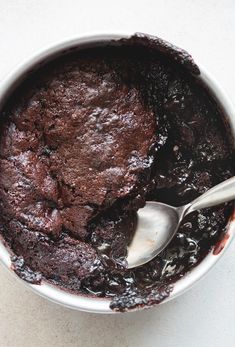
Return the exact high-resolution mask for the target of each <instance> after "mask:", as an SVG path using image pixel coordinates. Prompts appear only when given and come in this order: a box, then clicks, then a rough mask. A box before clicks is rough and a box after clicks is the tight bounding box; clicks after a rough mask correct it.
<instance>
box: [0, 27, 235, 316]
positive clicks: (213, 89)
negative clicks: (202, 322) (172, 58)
mask: <svg viewBox="0 0 235 347" xmlns="http://www.w3.org/2000/svg"><path fill="white" fill-rule="evenodd" d="M132 35H134V33H129V34H127V33H126V34H123V33H114V34H95V35H93V34H89V35H84V36H81V37H78V38H72V39H66V40H64V41H62V42H60V43H57V44H54V45H50V46H49V47H48V48H46V49H42V50H40V51H39V52H38V53H36V54H33V55H32V56H31V58H28V59H26V60H25V61H24V62H23V63H21V64H19V65H17V66H16V67H15V68H14V69H12V71H11V72H10V73H8V75H7V76H6V77H5V78H4V79H3V80H2V81H1V83H0V108H1V107H2V105H3V104H4V102H5V99H6V98H7V97H8V96H9V95H10V94H11V92H12V90H13V89H15V87H16V85H18V84H19V83H20V82H21V80H22V78H23V76H25V75H26V74H28V73H29V72H30V71H32V69H33V70H34V69H35V70H36V69H37V68H38V67H39V66H40V65H41V64H42V63H44V62H45V61H46V60H48V59H51V58H53V57H54V56H56V55H58V54H59V53H61V52H64V51H66V50H68V49H71V48H73V47H77V46H79V47H80V48H81V49H83V48H85V47H94V46H96V45H103V44H105V43H108V42H110V41H111V40H112V41H116V40H119V39H121V38H128V37H130V36H132ZM198 66H199V69H200V76H199V77H198V78H199V80H201V81H202V82H203V83H204V84H205V85H206V86H207V87H208V89H209V91H210V93H211V94H212V95H213V96H214V98H215V99H216V101H217V102H218V104H219V106H220V107H221V108H222V110H223V111H224V114H225V115H226V116H227V120H228V123H229V127H230V129H231V132H232V136H233V138H235V109H234V107H233V105H232V103H231V101H230V100H229V98H228V96H227V95H226V93H225V92H224V91H223V90H222V88H221V87H220V86H219V84H218V83H217V81H216V80H215V79H214V77H212V76H211V75H210V74H209V73H208V72H207V70H206V69H205V68H204V67H202V66H201V65H200V64H198ZM226 235H227V240H226V243H225V245H224V248H223V249H222V250H221V252H220V253H219V254H218V255H214V254H213V248H212V249H211V251H210V252H209V253H208V255H206V256H205V258H204V259H203V260H202V261H201V262H200V263H199V264H198V265H197V266H195V267H194V268H193V269H192V270H190V271H189V272H188V273H186V274H185V275H184V276H183V277H182V278H180V279H179V280H177V281H176V282H175V283H174V286H173V290H172V292H171V293H170V295H169V297H168V298H166V299H165V300H164V301H162V303H161V304H163V303H165V302H168V301H170V300H172V299H174V298H176V297H177V296H179V295H181V294H183V293H184V292H185V291H187V290H189V289H190V288H191V287H192V286H193V285H194V284H195V283H196V282H198V281H199V280H200V279H201V278H203V277H204V276H205V275H206V273H207V272H208V271H209V270H210V269H211V268H212V267H213V266H214V265H215V263H216V262H217V261H218V260H219V259H220V258H221V256H222V255H223V254H224V252H225V251H226V249H227V248H228V247H229V245H230V244H231V242H232V240H233V238H234V235H235V215H234V214H233V216H232V217H231V218H230V221H229V222H228V224H227V232H226ZM0 262H1V263H2V264H3V265H4V267H5V268H7V269H8V270H9V272H10V273H11V274H12V275H13V276H14V277H15V278H17V279H18V280H19V281H21V282H22V283H23V284H24V285H25V286H26V287H28V288H30V289H31V290H32V291H34V292H35V293H37V294H38V295H40V296H42V297H44V298H46V299H48V300H50V301H52V302H55V303H57V304H60V305H62V306H65V307H68V308H71V309H75V310H80V311H86V312H92V313H108V314H114V313H119V312H116V311H113V310H111V309H110V307H109V305H110V302H111V300H110V299H108V298H97V297H91V296H87V295H83V294H72V293H70V292H68V291H65V290H62V289H60V288H59V287H56V286H54V285H52V284H49V283H48V282H46V281H42V283H41V285H35V284H30V283H27V282H25V281H24V280H22V279H20V278H19V277H18V276H17V275H16V274H15V272H14V271H13V269H12V264H11V260H10V251H9V249H8V248H7V246H6V245H5V244H4V241H3V240H0ZM153 306H155V305H152V306H151V307H153ZM144 308H145V307H144ZM142 309H143V308H136V309H132V310H130V311H127V312H133V311H139V310H142Z"/></svg>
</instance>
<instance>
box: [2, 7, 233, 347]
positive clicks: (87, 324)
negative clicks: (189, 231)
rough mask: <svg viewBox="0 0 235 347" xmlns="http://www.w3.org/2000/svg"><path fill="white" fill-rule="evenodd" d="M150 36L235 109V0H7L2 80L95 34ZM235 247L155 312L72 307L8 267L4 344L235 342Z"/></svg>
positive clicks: (163, 346)
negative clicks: (208, 78)
mask: <svg viewBox="0 0 235 347" xmlns="http://www.w3.org/2000/svg"><path fill="white" fill-rule="evenodd" d="M114 31H119V32H125V31H128V32H129V31H133V32H135V31H142V32H146V33H152V34H156V35H158V36H160V37H163V38H165V39H167V40H169V41H171V42H173V43H175V44H177V45H179V46H181V47H183V48H185V49H187V50H188V51H189V52H190V53H191V54H192V55H193V56H194V58H195V59H196V61H198V62H200V63H201V64H203V65H204V66H205V67H206V68H207V69H208V70H209V71H210V72H211V73H212V74H213V75H214V76H215V77H216V78H217V80H218V81H219V82H220V83H221V85H222V86H223V88H224V89H225V90H226V91H227V93H228V95H229V96H230V97H231V99H232V101H233V102H234V104H235V82H234V81H235V2H234V0H220V1H218V0H217V1H216V0H172V1H170V0H163V1H157V0H144V1H137V0H133V1H131V0H124V1H123V0H118V1H117V0H116V1H112V0H107V1H102V0H96V1H91V0H85V1H80V0H67V1H65V0H61V1H60V0H57V1H56V0H38V1H36V0H28V1H27V0H18V1H17V0H0V78H2V77H3V76H4V75H5V74H6V73H7V72H8V71H10V70H11V68H12V67H14V66H15V65H16V64H17V63H19V62H21V61H22V60H24V59H26V58H27V57H28V56H29V55H30V54H33V53H34V52H36V51H38V50H39V49H42V48H44V47H45V46H48V45H50V44H54V43H55V42H59V41H60V40H62V39H65V38H70V37H76V36H79V35H83V34H85V33H87V34H89V33H90V32H99V33H107V32H114ZM234 253H235V243H233V244H232V245H231V247H230V249H229V250H228V251H227V252H226V254H225V255H224V257H223V259H221V260H220V262H219V263H218V264H217V265H216V266H215V268H214V269H213V270H212V271H211V272H210V273H209V274H208V276H207V277H206V278H205V279H203V280H202V281H201V282H200V283H198V284H197V285H196V286H195V287H194V288H193V289H191V290H190V291H189V292H187V293H186V294H184V295H183V296H181V297H179V298H178V299H176V300H174V301H173V302H170V303H167V304H164V305H161V306H159V307H157V308H155V309H151V310H148V311H144V312H139V313H132V314H126V315H116V316H102V315H96V314H88V313H81V312H76V311H71V310H69V309H65V308H63V307H60V306H57V305H55V304H52V303H49V302H47V301H46V300H45V299H42V298H40V297H38V296H36V294H34V293H31V292H30V291H29V290H28V289H25V287H24V286H22V284H21V283H19V282H18V281H16V280H15V278H13V277H11V276H10V275H9V274H8V273H7V272H6V270H5V269H3V268H2V267H0V346H3V347H5V346H6V347H7V346H12V347H18V346H19V347H20V346H24V347H27V346H30V347H34V346H35V347H36V346H50V347H53V346H57V347H60V346H83V347H93V346H95V347H106V346H114V347H117V346H122V347H125V346H128V347H130V346H141V347H142V346H143V347H145V346H146V347H148V346H157V347H159V346H160V347H168V346H170V347H171V346H174V347H175V346H176V347H178V346H179V347H194V346H195V347H198V346H200V347H210V346H213V347H217V346H219V347H233V346H235V294H234V287H235V267H234V262H235V254H234Z"/></svg>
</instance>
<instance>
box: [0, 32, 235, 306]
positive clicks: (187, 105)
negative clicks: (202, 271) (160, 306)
mask: <svg viewBox="0 0 235 347" xmlns="http://www.w3.org/2000/svg"><path fill="white" fill-rule="evenodd" d="M198 75H200V71H199V69H198V67H197V66H196V65H195V63H194V62H193V60H192V58H191V57H190V56H189V55H188V54H187V53H186V52H185V51H183V50H180V49H178V48H176V47H174V46H172V45H170V44H168V43H166V42H164V41H163V40H160V39H157V38H149V37H146V36H143V35H135V36H133V37H131V38H130V39H123V40H120V41H119V42H118V44H117V43H112V42H111V43H110V44H108V45H106V46H104V47H96V48H89V49H88V48H86V49H83V50H80V51H77V52H70V53H67V54H66V55H64V56H63V57H59V58H57V59H54V60H53V61H51V62H50V63H47V64H46V65H45V66H44V67H42V68H40V69H38V70H37V71H36V72H34V73H32V74H31V76H30V77H28V78H27V80H26V81H24V82H23V83H22V84H21V85H20V87H18V89H17V90H16V91H15V92H14V95H12V96H11V97H10V98H9V100H8V102H7V103H6V105H5V107H4V109H3V110H2V111H1V119H2V121H1V126H0V211H1V213H0V228H1V234H2V236H3V238H4V240H5V242H6V244H7V245H8V247H9V249H10V251H11V253H12V266H13V268H14V270H15V272H16V273H17V274H18V275H19V276H20V277H21V278H22V279H24V280H25V281H28V282H30V283H36V284H38V285H40V283H41V281H42V280H43V281H48V282H50V283H52V284H54V285H57V286H59V287H60V288H63V289H64V290H69V291H71V292H73V293H80V294H81V293H83V294H85V295H92V296H98V297H108V298H111V308H112V309H114V310H120V311H122V310H126V309H132V308H135V307H138V306H150V305H153V304H155V303H159V302H161V301H162V300H164V298H166V297H167V296H168V295H169V293H170V291H171V290H172V287H173V285H174V281H175V280H176V279H177V278H179V277H181V276H183V275H184V274H185V273H186V272H188V271H189V270H190V269H191V268H192V267H194V266H195V265H196V264H198V263H199V262H200V261H201V260H202V259H203V258H204V257H205V255H206V254H207V253H208V252H209V251H210V249H211V248H212V247H213V246H214V245H215V244H216V243H217V242H218V241H219V239H220V238H221V237H222V236H223V234H224V233H225V226H226V224H227V222H228V218H229V216H230V215H231V212H232V208H233V206H232V204H231V203H230V204H224V205H221V206H219V207H216V208H210V209H206V210H203V211H199V212H195V213H193V214H191V215H190V216H188V217H186V218H185V220H184V221H183V222H182V225H181V226H180V228H179V230H178V233H177V235H176V236H175V237H174V239H173V241H172V242H171V243H170V244H169V245H168V247H167V248H166V249H165V250H164V251H163V252H161V254H159V255H158V256H157V257H156V258H155V259H153V260H152V261H151V262H149V263H148V264H145V265H143V266H140V267H138V268H136V269H131V270H128V269H126V263H125V257H126V255H127V246H128V244H129V242H130V240H131V238H132V235H133V232H134V230H135V226H136V212H137V210H138V209H139V208H140V207H143V206H144V204H145V201H146V200H155V201H161V202H165V203H169V204H171V205H175V206H180V205H183V204H185V203H188V202H190V201H191V200H193V199H194V198H196V197H197V196H198V195H200V194H203V193H204V192H205V191H206V190H208V189H210V188H211V187H212V186H214V185H216V184H218V183H219V182H221V181H223V180H225V179H227V178H229V177H231V176H233V175H234V171H235V170H234V164H233V163H234V153H233V151H232V146H231V144H230V143H229V140H228V138H229V136H228V133H227V129H226V126H225V123H224V119H225V117H224V115H223V113H222V111H221V110H220V108H219V107H218V105H217V103H216V101H215V100H214V99H213V97H212V96H211V95H210V93H209V91H208V90H207V89H206V87H205V86H204V85H203V84H202V82H200V80H199V79H198Z"/></svg>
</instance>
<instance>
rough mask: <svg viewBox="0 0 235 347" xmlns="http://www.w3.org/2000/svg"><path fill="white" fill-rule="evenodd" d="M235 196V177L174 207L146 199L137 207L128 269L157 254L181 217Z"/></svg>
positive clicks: (171, 234) (147, 260)
mask: <svg viewBox="0 0 235 347" xmlns="http://www.w3.org/2000/svg"><path fill="white" fill-rule="evenodd" d="M233 199H235V177H232V178H230V179H228V180H226V181H224V182H222V183H220V184H218V185H217V186H215V187H213V188H211V189H210V190H208V191H207V192H206V193H204V194H203V195H201V196H199V197H198V198H197V199H195V200H194V201H193V202H191V203H189V204H187V205H185V206H181V207H173V206H170V205H166V204H163V203H161V202H155V201H147V202H146V205H145V207H144V208H140V209H139V210H138V213H137V214H138V221H137V227H136V231H135V234H134V237H133V239H132V241H131V243H130V245H129V247H128V256H127V264H128V265H127V266H128V268H129V269H131V268H134V267H137V266H140V265H143V264H145V263H147V262H149V261H150V260H152V259H153V258H154V257H156V255H158V254H159V253H160V252H161V251H162V250H163V249H164V248H165V247H166V246H167V245H168V243H169V242H170V241H171V240H172V238H173V236H174V235H175V234H176V232H177V230H178V228H179V225H180V223H181V221H182V219H183V218H184V217H185V216H186V215H187V214H189V213H191V212H193V211H197V210H200V209H202V208H206V207H211V206H215V205H218V204H221V203H223V202H227V201H230V200H233Z"/></svg>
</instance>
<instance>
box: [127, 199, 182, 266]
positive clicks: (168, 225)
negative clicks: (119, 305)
mask: <svg viewBox="0 0 235 347" xmlns="http://www.w3.org/2000/svg"><path fill="white" fill-rule="evenodd" d="M179 218H180V213H179V211H178V209H177V208H175V207H172V206H169V205H166V204H163V203H160V202H155V201H148V202H146V205H145V207H144V208H140V209H139V210H138V213H137V227H136V232H135V234H134V237H133V239H132V241H131V243H130V245H129V248H128V257H127V262H128V268H129V269H131V268H133V267H136V266H140V265H143V264H145V263H146V262H148V261H150V260H151V259H153V258H155V256H156V255H157V254H159V253H160V252H161V251H162V250H163V249H164V248H165V247H166V245H167V244H168V243H169V242H170V241H171V239H172V237H173V236H174V234H175V232H176V230H175V229H176V228H177V226H178V224H179ZM166 230H167V233H166ZM133 250H134V251H133Z"/></svg>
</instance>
